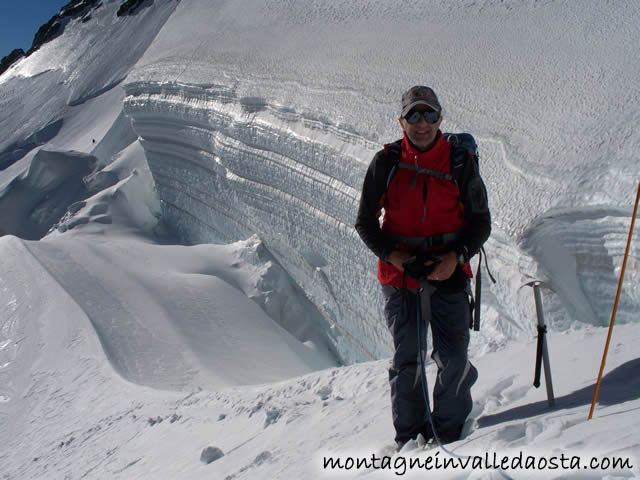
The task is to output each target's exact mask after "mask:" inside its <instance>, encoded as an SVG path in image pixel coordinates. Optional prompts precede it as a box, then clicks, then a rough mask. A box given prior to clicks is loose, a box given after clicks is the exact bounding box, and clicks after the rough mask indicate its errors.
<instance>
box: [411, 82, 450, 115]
mask: <svg viewBox="0 0 640 480" xmlns="http://www.w3.org/2000/svg"><path fill="white" fill-rule="evenodd" d="M416 105H426V106H428V107H431V108H433V109H434V110H435V111H436V112H441V111H442V107H441V106H440V102H439V101H438V97H437V96H436V94H435V92H434V91H433V90H432V89H430V88H429V87H423V86H421V85H416V86H415V87H411V88H410V89H409V90H408V91H407V92H406V93H405V94H404V95H402V116H403V117H404V116H405V115H406V114H407V113H409V111H410V110H411V109H412V108H413V107H415V106H416Z"/></svg>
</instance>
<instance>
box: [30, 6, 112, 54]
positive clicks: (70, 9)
mask: <svg viewBox="0 0 640 480" xmlns="http://www.w3.org/2000/svg"><path fill="white" fill-rule="evenodd" d="M101 5H102V2H101V1H100V0H72V1H71V2H69V3H68V4H66V5H65V6H64V7H62V8H61V9H60V11H59V12H58V13H57V14H56V15H54V16H53V17H51V19H50V20H49V21H48V22H47V23H45V24H44V25H42V26H41V27H40V28H39V29H38V31H37V32H36V35H35V37H34V38H33V44H32V45H31V48H30V49H29V51H28V52H27V55H29V54H31V53H33V52H35V51H36V50H37V49H38V48H40V47H41V46H42V45H43V44H45V43H47V42H49V41H51V40H53V39H54V38H56V37H58V36H60V35H62V33H63V32H64V27H65V26H66V25H67V23H69V21H70V20H72V19H74V18H79V17H82V20H83V21H85V19H88V18H90V16H91V14H90V12H91V11H92V10H95V9H96V8H99V7H100V6H101Z"/></svg>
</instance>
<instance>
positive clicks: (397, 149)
mask: <svg viewBox="0 0 640 480" xmlns="http://www.w3.org/2000/svg"><path fill="white" fill-rule="evenodd" d="M442 135H443V137H444V139H445V140H446V141H447V142H449V143H450V144H451V165H450V172H451V173H450V174H446V173H442V172H439V171H434V170H428V169H423V168H420V169H416V170H417V171H419V172H420V173H425V174H428V175H433V176H436V177H439V178H443V179H445V180H450V181H452V182H454V183H455V184H456V186H457V187H458V188H459V189H461V184H462V182H461V177H462V172H463V170H464V168H463V167H464V165H465V162H467V161H474V162H475V163H476V167H478V170H479V169H480V159H479V156H478V144H477V143H476V140H475V138H473V135H471V134H470V133H443V134H442ZM400 145H401V144H400V141H397V142H394V143H391V144H388V145H385V146H384V147H385V148H384V151H385V153H386V154H387V157H388V158H391V159H392V161H394V165H393V167H392V168H391V170H390V171H389V175H388V177H387V182H386V189H387V190H388V189H389V185H391V181H392V180H393V177H394V175H395V174H396V171H397V170H398V168H399V164H400V156H401V154H402V151H401V146H400ZM483 254H484V264H485V268H486V270H487V273H488V274H489V278H490V279H491V281H492V282H493V283H496V280H495V278H494V277H493V275H492V274H491V270H489V264H488V262H487V254H486V252H485V250H484V247H481V248H480V252H478V255H479V259H478V268H477V271H476V275H475V277H476V285H475V294H471V311H472V312H473V315H472V319H471V325H469V328H473V330H474V331H478V330H480V300H481V294H482V276H481V272H480V266H481V265H482V256H483Z"/></svg>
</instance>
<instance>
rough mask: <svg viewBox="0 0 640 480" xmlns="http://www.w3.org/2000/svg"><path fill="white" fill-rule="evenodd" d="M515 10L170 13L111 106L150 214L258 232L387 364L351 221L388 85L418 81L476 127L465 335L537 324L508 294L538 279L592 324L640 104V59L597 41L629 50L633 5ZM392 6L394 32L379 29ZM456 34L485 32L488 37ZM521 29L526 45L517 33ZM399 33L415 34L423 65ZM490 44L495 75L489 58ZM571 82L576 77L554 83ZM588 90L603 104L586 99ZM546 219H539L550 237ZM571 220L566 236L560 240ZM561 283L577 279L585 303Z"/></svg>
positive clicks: (452, 123) (341, 342)
mask: <svg viewBox="0 0 640 480" xmlns="http://www.w3.org/2000/svg"><path fill="white" fill-rule="evenodd" d="M521 3H527V2H521ZM529 3H531V5H530V8H521V9H510V8H508V6H505V5H504V4H502V2H492V1H486V2H476V3H473V4H469V3H468V2H450V3H447V4H443V3H442V2H437V1H429V2H425V3H424V5H422V4H421V5H412V6H406V5H404V4H403V5H402V8H400V5H396V7H397V8H396V9H395V10H394V9H393V8H391V7H389V6H388V5H387V4H386V3H385V2H376V1H371V2H365V3H364V4H363V10H364V13H365V14H363V12H361V11H359V10H358V9H355V8H354V7H353V6H352V4H351V3H349V2H332V3H331V5H330V6H329V5H327V4H325V3H324V2H319V1H311V2H305V8H300V7H294V6H292V5H291V4H290V2H284V1H270V2H266V3H265V2H259V1H251V2H243V4H242V5H239V4H237V3H233V2H221V3H220V4H216V6H215V7H214V6H212V5H211V4H210V3H209V2H205V1H204V0H194V1H193V2H190V3H189V5H188V6H187V5H186V4H181V5H179V6H178V7H177V9H176V11H175V12H174V14H173V15H172V16H171V17H170V18H169V20H168V21H167V23H166V24H165V26H164V27H163V29H162V30H161V31H160V33H159V34H158V36H157V38H156V39H155V41H154V42H153V44H152V45H151V47H150V48H149V49H148V50H147V51H146V53H145V55H144V56H143V57H142V59H141V60H140V61H139V62H138V64H137V65H136V66H135V68H134V69H133V71H132V72H131V73H130V75H129V76H128V77H127V81H126V82H125V84H124V89H125V92H126V93H125V99H124V112H125V114H126V115H127V116H128V117H129V118H130V119H131V122H132V126H133V128H134V130H135V132H136V133H137V134H138V135H139V136H140V138H141V144H142V146H143V147H144V149H145V152H146V155H147V159H148V162H149V167H150V169H151V172H152V174H153V177H154V180H155V182H156V186H157V191H158V194H159V197H160V199H161V201H162V208H163V214H164V218H165V219H166V220H167V221H168V223H169V224H171V225H172V226H173V228H174V229H175V230H176V231H177V232H178V233H179V234H180V236H181V237H182V238H183V239H184V240H185V241H187V242H191V243H206V242H227V241H230V240H236V239H242V238H248V237H249V236H251V235H253V234H258V235H259V236H260V238H261V239H262V240H263V241H264V242H265V245H266V246H267V248H268V249H269V250H270V251H271V252H272V253H273V255H274V256H275V257H276V258H277V260H278V262H279V263H280V264H281V265H282V266H283V267H284V268H285V269H286V270H287V271H288V272H289V273H290V274H291V275H292V277H293V278H294V279H295V281H296V282H297V283H298V284H299V285H300V286H301V288H302V289H303V290H304V291H305V292H306V294H307V295H308V297H309V298H310V299H311V300H312V302H313V303H314V304H315V305H316V306H317V307H318V309H319V310H320V311H321V312H322V314H323V316H324V317H325V318H326V319H327V321H328V322H329V323H330V325H331V326H332V329H331V337H332V340H333V342H334V344H335V346H336V348H337V350H338V351H339V352H340V354H341V356H342V358H343V360H344V361H345V362H347V363H352V362H357V361H363V360H371V359H378V358H383V357H385V356H387V355H389V353H390V344H389V339H388V335H387V333H386V327H385V326H384V325H383V324H382V322H381V321H380V311H381V308H382V307H381V295H380V293H379V291H378V288H377V282H376V279H375V273H376V272H375V258H374V257H373V256H372V255H371V254H370V253H369V252H368V251H367V250H366V249H365V248H364V246H363V245H362V244H361V242H360V240H359V238H358V237H357V235H356V234H355V232H354V230H353V227H352V225H353V223H354V220H355V213H356V210H357V205H358V201H359V189H360V186H361V183H362V179H363V178H364V173H365V171H366V167H367V165H368V162H369V161H370V159H371V158H372V157H373V155H374V154H375V152H376V151H377V150H378V149H380V148H381V147H382V144H383V143H385V142H390V141H393V140H395V139H396V138H397V137H399V135H400V129H399V127H398V126H397V124H395V119H396V118H397V115H398V113H397V111H398V106H397V103H398V102H399V100H398V99H399V97H400V94H401V92H402V91H403V90H404V89H406V88H407V87H409V86H410V85H411V84H413V83H428V84H431V85H432V86H433V87H434V88H435V89H436V91H437V92H439V93H440V95H441V99H442V102H443V104H444V118H445V122H444V124H443V128H445V129H447V130H448V131H456V130H457V131H461V130H464V131H470V132H472V133H474V135H475V136H476V138H477V140H478V143H479V149H480V154H481V172H482V174H483V177H484V178H485V182H486V183H487V187H488V190H489V196H490V205H491V208H492V213H493V219H494V233H493V235H492V238H491V239H490V241H489V242H488V245H487V247H488V251H489V256H490V261H491V262H493V263H494V264H496V270H497V271H498V283H497V284H496V285H490V284H488V282H487V281H486V280H485V282H484V290H485V291H484V292H483V298H484V299H485V300H486V301H485V302H484V303H485V305H484V306H483V317H484V325H483V329H482V332H481V334H480V335H479V336H477V337H476V341H477V342H478V343H484V342H496V341H497V342H500V341H502V340H503V339H504V338H513V337H517V336H518V335H522V334H525V335H531V334H533V332H534V330H535V328H534V327H535V324H534V322H533V318H532V312H533V298H532V295H531V293H530V292H528V291H526V290H524V289H523V288H522V286H523V285H524V284H525V283H526V282H528V281H530V280H531V279H533V278H537V279H541V280H543V281H544V282H545V285H546V286H547V287H548V289H547V291H546V292H545V303H547V304H548V308H549V310H550V322H551V324H552V326H554V327H556V328H558V329H566V328H573V326H576V325H580V324H595V325H604V324H606V323H607V320H608V318H607V315H608V310H607V308H608V307H606V303H603V302H600V301H597V302H595V301H594V302H592V301H591V300H592V299H595V298H598V299H603V298H605V297H606V296H609V295H610V293H611V291H612V290H613V289H615V285H616V282H617V277H616V272H619V266H620V263H621V255H620V246H621V245H623V244H624V240H625V238H626V233H625V232H624V227H623V226H622V224H623V223H624V222H627V221H628V218H629V216H630V209H628V207H623V206H622V205H628V204H629V203H630V201H631V200H630V198H629V197H630V196H631V195H630V194H631V192H632V189H633V178H634V175H635V174H637V173H638V172H639V167H638V164H637V162H636V161H634V159H633V150H634V148H636V147H637V145H638V138H639V137H638V134H637V132H633V131H632V127H631V126H630V120H631V121H632V120H633V119H634V118H635V117H636V116H637V111H636V110H635V107H634V105H637V102H638V99H639V98H640V91H639V88H638V85H637V82H636V81H635V80H634V78H635V76H636V75H637V74H638V73H640V72H638V70H639V68H640V67H639V65H640V64H639V63H637V62H636V63H633V64H627V65H625V69H624V70H619V68H618V67H619V64H618V59H619V58H622V57H624V56H625V55H624V54H623V53H621V54H620V56H619V57H615V58H613V57H611V56H610V55H608V53H607V52H608V51H609V49H611V48H614V49H617V50H618V51H621V52H628V54H629V56H630V58H632V57H634V56H635V57H637V49H636V48H635V47H634V46H633V43H632V42H630V41H629V38H628V37H627V36H624V35H622V34H621V32H624V31H626V30H628V29H629V28H633V26H632V25H631V23H630V22H632V20H631V18H632V16H628V17H625V15H624V14H623V13H622V12H623V11H624V9H616V10H613V11H612V10H607V9H606V7H605V6H603V5H602V4H601V3H600V2H595V1H592V2H589V8H581V15H585V17H586V20H585V22H584V24H580V25H578V26H576V27H575V28H572V26H571V25H570V24H567V23H566V22H565V21H564V20H563V18H565V17H563V15H559V12H561V13H562V14H566V18H570V17H571V15H574V14H575V11H574V10H575V8H578V7H576V6H573V5H569V4H566V5H554V6H553V7H551V6H550V5H547V4H546V3H545V2H537V1H534V2H529ZM628 7H629V8H630V9H631V10H634V11H635V10H637V8H638V7H637V6H636V5H635V3H633V2H628ZM327 9H328V10H329V11H326V10H327ZM427 12H428V14H427ZM605 12H606V14H607V15H608V16H609V17H610V18H609V19H610V22H607V23H600V24H598V28H597V29H594V30H592V31H589V33H588V35H585V31H584V29H583V27H584V25H588V24H590V22H591V21H592V20H593V21H595V19H596V18H597V17H598V15H602V14H604V13H605ZM405 14H406V15H405ZM318 16H320V17H321V19H320V20H319V19H318ZM400 16H402V17H403V19H404V20H403V23H397V22H395V23H391V22H387V20H389V19H395V20H398V19H399V18H400ZM331 19H333V20H331ZM318 22H319V23H320V24H322V25H323V28H317V25H318ZM185 24H189V25H191V26H192V28H191V29H189V31H184V28H183V25H185ZM400 25H402V27H400ZM534 27H535V28H534ZM456 29H466V30H469V29H472V30H475V31H479V30H481V31H482V32H481V33H482V39H483V41H482V42H479V43H473V42H469V38H470V36H468V35H465V36H456V35H455V34H454V33H453V32H455V30H456ZM522 31H526V32H527V34H528V35H530V36H531V43H526V42H517V41H515V40H516V39H517V38H518V36H519V35H521V32H522ZM509 39H513V40H514V42H513V43H510V41H509ZM411 42H414V43H416V44H418V43H419V42H420V43H421V44H423V45H424V47H419V48H418V50H417V51H418V52H419V53H420V55H421V58H423V59H424V62H421V61H416V51H414V49H412V48H407V45H408V44H411ZM603 42H604V43H603ZM560 45H561V46H562V47H563V48H559V46H560ZM488 53H490V54H491V57H492V58H493V61H494V62H496V64H499V65H500V68H499V69H498V68H496V65H487V64H486V63H485V62H484V60H483V59H484V58H485V57H486V56H487V54H488ZM532 57H533V58H534V59H535V61H532V60H531V58H532ZM365 58H366V59H368V60H367V61H363V59H365ZM520 58H527V59H528V60H527V61H526V62H521V61H519V60H518V59H520ZM596 60H597V62H598V68H599V72H598V75H595V74H594V72H593V70H592V69H591V65H592V64H593V63H594V62H596ZM563 63H564V64H565V68H559V67H558V65H561V64H563ZM427 65H428V67H426V66H427ZM498 72H499V75H498ZM372 79H373V80H374V81H373V82H372V81H371V80H372ZM603 79H608V80H609V81H607V82H603ZM569 81H570V82H571V84H572V85H574V86H575V85H579V86H580V88H567V89H563V88H561V85H562V84H563V82H569ZM596 91H597V92H598V96H601V97H602V99H603V100H602V101H597V102H595V103H594V102H592V101H591V99H590V95H592V93H591V92H596ZM558 104H562V105H564V106H565V108H564V109H561V110H560V111H559V110H558V109H557V108H555V107H554V106H555V105H558ZM614 113H615V118H616V119H617V120H615V121H614V120H611V121H607V120H608V119H609V118H613V114H614ZM577 119H580V120H581V121H580V122H577V121H576V120H577ZM598 124H602V125H603V127H602V128H601V129H600V130H601V131H599V133H601V134H600V135H594V134H593V132H594V129H596V127H595V125H598ZM560 159H561V161H559V160H560ZM567 178H575V180H574V181H572V182H571V183H569V184H567V183H566V180H565V179H567ZM622 186H624V188H618V187H622ZM532 191H535V195H532V194H531V192H532ZM623 192H624V193H623ZM559 211H560V212H562V213H561V214H558V213H557V212H559ZM585 212H586V213H585ZM611 218H613V219H614V221H613V222H608V221H607V219H611ZM540 224H544V225H551V226H550V227H549V230H550V231H552V233H551V234H550V235H548V236H547V237H545V238H544V239H543V236H544V229H542V231H540V230H536V228H535V227H536V226H538V225H540ZM567 224H569V225H571V226H573V225H575V224H578V225H579V226H580V229H579V233H568V234H566V235H559V234H558V233H557V232H558V231H557V228H560V230H562V226H563V225H567ZM538 240H539V241H538ZM541 245H546V248H544V249H543V248H541ZM596 251H598V252H600V253H593V252H596ZM585 252H591V253H585ZM637 252H638V242H637V241H635V242H634V243H633V251H632V256H633V255H635V256H637ZM603 259H607V261H603ZM567 265H569V266H571V265H573V273H572V271H571V268H569V269H568V270H567V269H565V268H564V266H567ZM585 272H590V273H587V274H586V276H585V275H583V274H584V273H585ZM628 275H629V276H630V277H631V278H630V279H629V278H628V279H627V280H628V282H629V284H630V285H632V286H631V287H629V292H630V295H629V296H626V297H625V300H624V301H623V304H622V308H621V310H620V316H619V319H620V321H622V322H629V321H635V320H637V318H636V315H635V311H637V307H638V299H639V297H638V289H637V287H636V286H635V285H637V284H638V282H637V280H638V279H639V276H638V271H637V269H631V270H630V271H629V272H628ZM578 278H580V279H578ZM565 282H572V283H571V284H572V285H573V284H575V283H578V291H579V292H580V294H578V295H576V294H575V292H574V289H573V288H571V289H567V288H563V284H564V283H565ZM605 307H606V308H605Z"/></svg>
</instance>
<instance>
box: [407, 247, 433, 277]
mask: <svg viewBox="0 0 640 480" xmlns="http://www.w3.org/2000/svg"><path fill="white" fill-rule="evenodd" d="M429 260H431V261H432V262H433V263H432V264H430V265H425V264H424V262H427V261H429ZM440 262H441V260H440V258H438V257H436V256H435V255H433V254H431V253H420V254H418V255H414V256H413V257H411V258H410V259H409V260H407V261H406V262H405V263H403V264H402V268H404V271H405V273H406V274H407V275H409V276H410V277H411V278H415V279H416V280H420V281H423V280H426V279H427V277H428V276H429V275H431V272H433V270H434V269H435V268H436V265H437V264H438V263H440Z"/></svg>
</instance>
